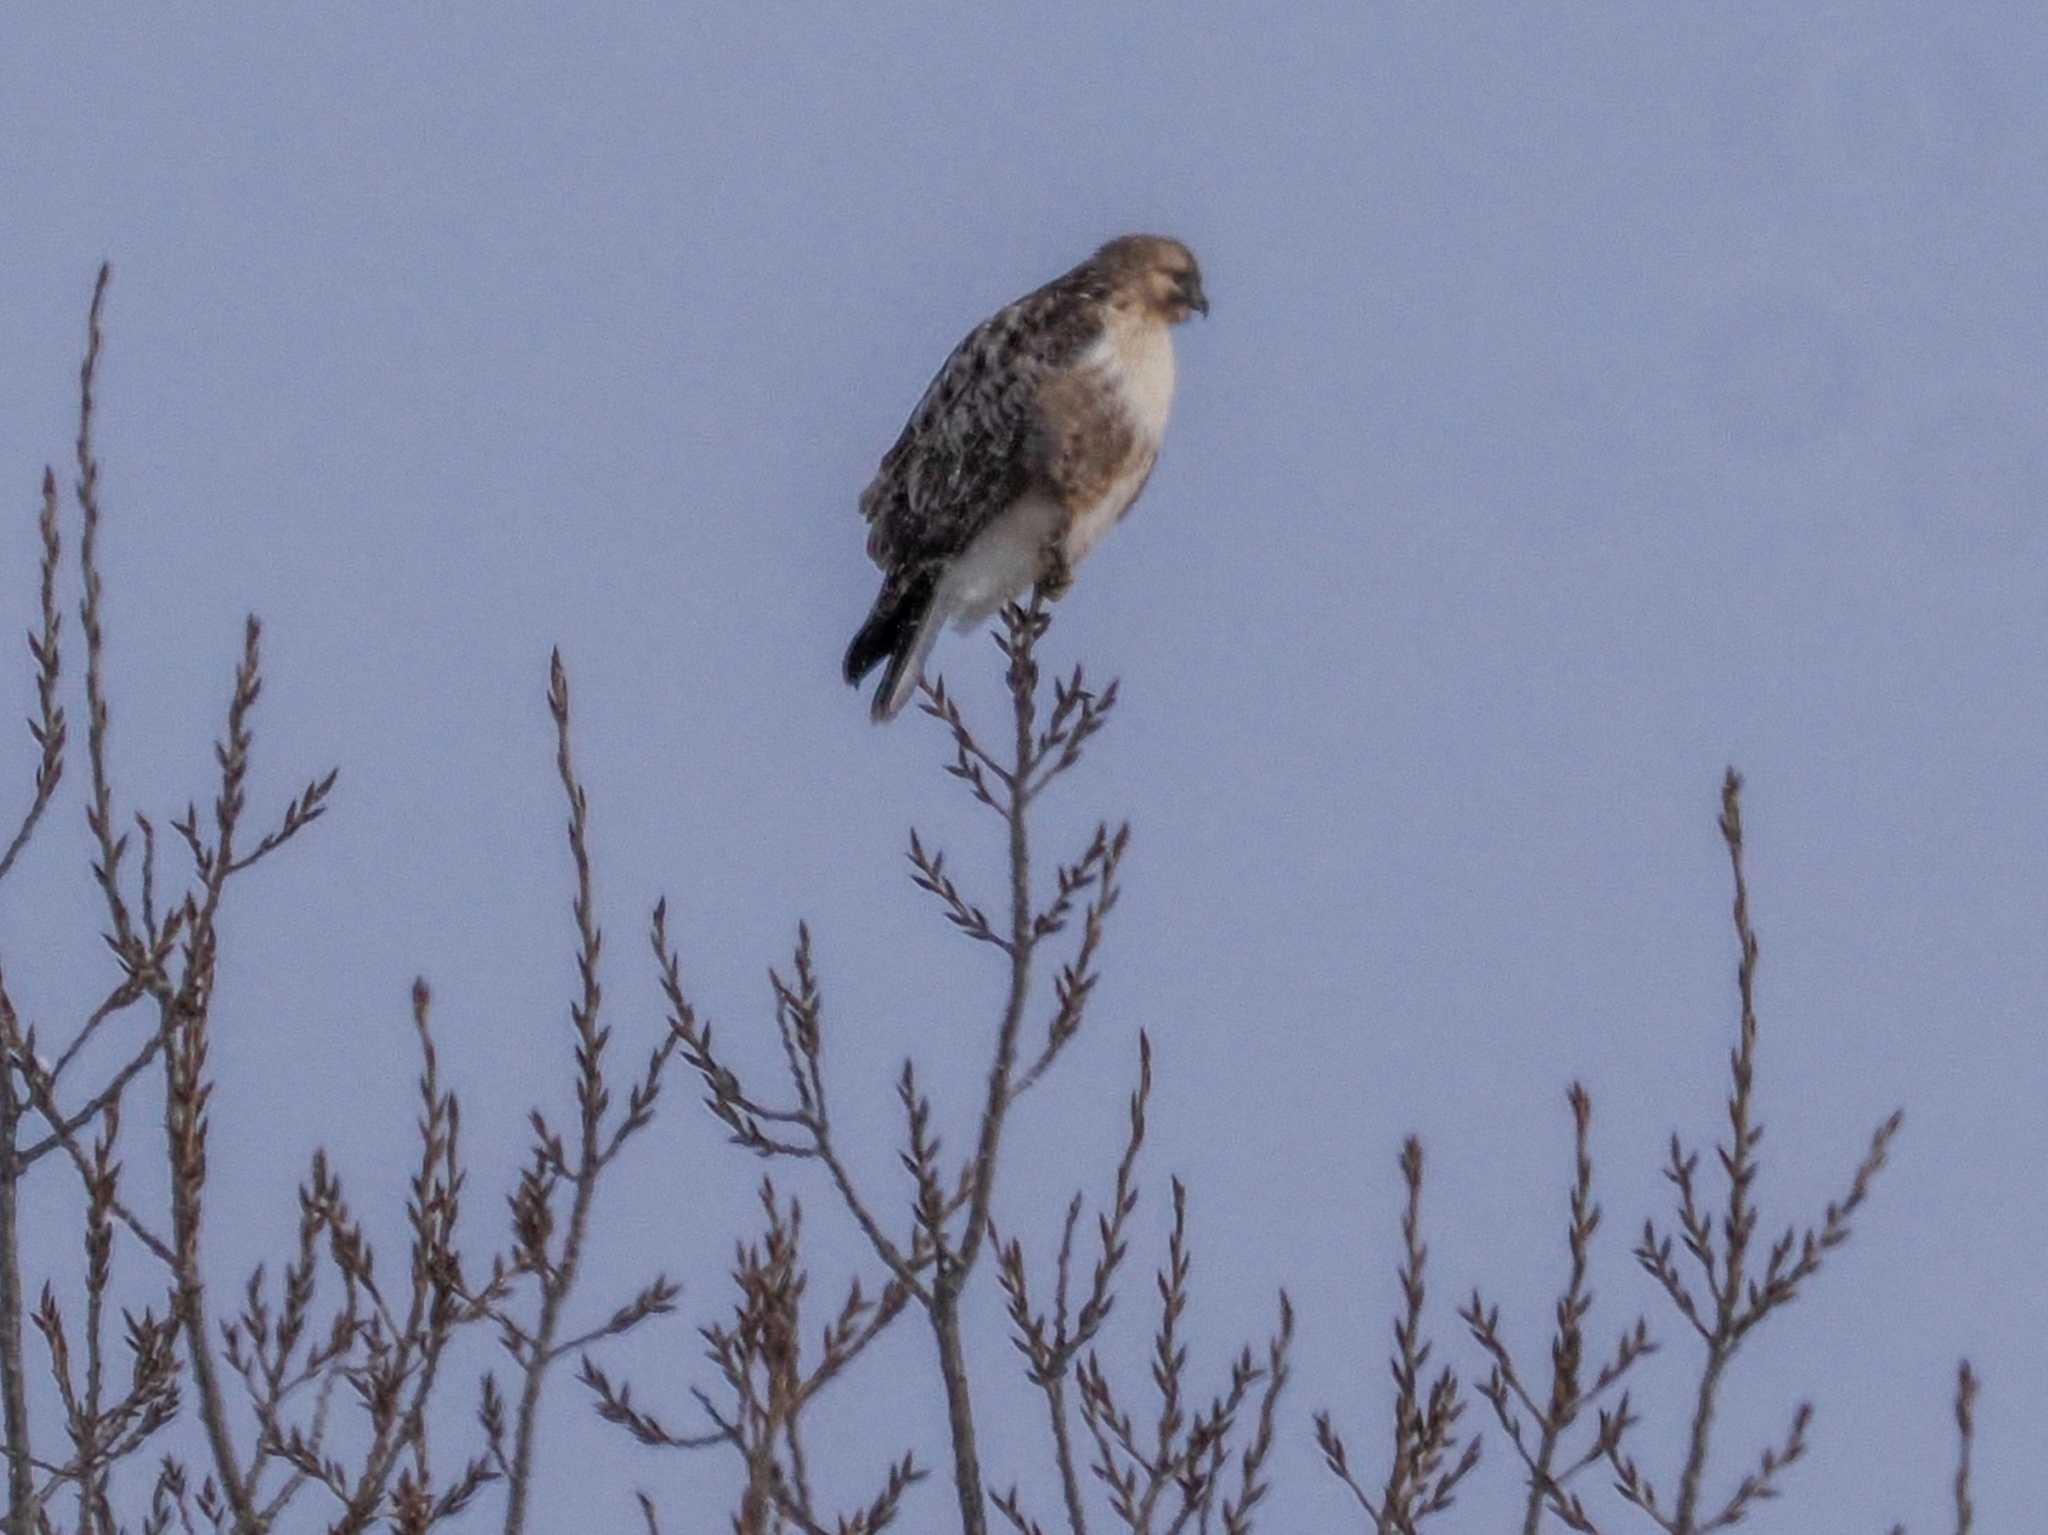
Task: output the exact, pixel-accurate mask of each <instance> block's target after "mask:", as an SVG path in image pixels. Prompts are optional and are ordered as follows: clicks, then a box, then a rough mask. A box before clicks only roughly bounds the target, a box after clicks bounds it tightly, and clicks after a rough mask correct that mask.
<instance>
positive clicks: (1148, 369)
mask: <svg viewBox="0 0 2048 1535" xmlns="http://www.w3.org/2000/svg"><path fill="white" fill-rule="evenodd" d="M1076 372H1077V373H1079V374H1081V375H1082V376H1084V377H1087V378H1088V379H1089V381H1090V382H1091V383H1092V384H1093V385H1094V388H1092V389H1091V390H1089V391H1088V393H1089V394H1090V395H1091V396H1092V404H1093V406H1094V409H1095V410H1097V411H1099V412H1100V413H1101V414H1102V416H1103V417H1105V418H1106V419H1104V420H1103V421H1101V422H1100V423H1099V424H1098V426H1097V430H1095V431H1093V432H1090V433H1088V434H1087V435H1088V436H1089V437H1092V438H1093V439H1094V442H1095V444H1096V445H1097V453H1098V454H1099V456H1098V457H1097V458H1096V461H1095V462H1094V463H1093V464H1090V465H1088V469H1089V470H1090V471H1092V472H1088V473H1085V474H1082V475H1079V476H1077V477H1076V479H1077V480H1078V482H1079V483H1075V484H1074V485H1073V486H1072V489H1073V491H1074V492H1077V493H1076V494H1073V495H1072V496H1071V499H1070V500H1069V502H1068V510H1069V512H1070V514H1071V517H1072V520H1071V521H1070V522H1069V523H1068V525H1067V535H1066V541H1065V543H1066V556H1067V563H1068V565H1069V566H1070V567H1072V566H1077V565H1079V564H1080V563H1081V560H1082V559H1083V557H1084V556H1086V555H1087V553H1088V551H1089V550H1091V549H1093V548H1094V547H1095V545H1096V543H1097V542H1098V541H1100V539H1101V538H1102V535H1103V534H1105V533H1107V532H1108V531H1109V530H1110V529H1111V528H1112V527H1114V526H1115V525H1116V522H1117V520H1118V519H1119V518H1120V517H1122V516H1123V515H1124V513H1125V512H1127V511H1129V510H1130V508H1131V503H1132V502H1134V501H1136V500H1137V499H1138V492H1139V491H1141V490H1143V489H1144V488H1145V481H1146V479H1147V477H1148V476H1150V474H1151V473H1152V466H1153V464H1154V463H1156V462H1157V461H1158V458H1159V444H1160V440H1161V439H1162V438H1163V437H1164V435H1165V433H1166V418H1167V415H1168V413H1169V412H1170V411H1171V410H1172V408H1173V338H1172V334H1171V332H1169V331H1168V330H1167V328H1166V327H1165V326H1164V325H1162V324H1160V323H1158V322H1157V321H1149V320H1143V319H1138V318H1135V317H1127V316H1123V315H1118V316H1116V317H1114V318H1113V319H1112V320H1111V322H1110V324H1109V326H1108V328H1107V329H1105V330H1104V332H1103V334H1102V337H1101V339H1100V340H1098V341H1097V342H1096V343H1095V344H1094V345H1093V346H1091V347H1090V348H1089V349H1088V351H1087V353H1086V354H1085V355H1084V356H1083V357H1082V359H1081V361H1080V364H1079V366H1078V367H1077V369H1076Z"/></svg>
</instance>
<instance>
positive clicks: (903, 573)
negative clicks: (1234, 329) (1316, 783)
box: [846, 235, 1209, 720]
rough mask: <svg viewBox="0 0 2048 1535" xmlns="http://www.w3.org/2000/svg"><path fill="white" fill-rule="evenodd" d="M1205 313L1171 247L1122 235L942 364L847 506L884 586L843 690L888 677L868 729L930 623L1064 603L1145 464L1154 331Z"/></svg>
mask: <svg viewBox="0 0 2048 1535" xmlns="http://www.w3.org/2000/svg"><path fill="white" fill-rule="evenodd" d="M1208 308H1209V305H1208V299H1207V297H1206V295H1204V293H1203V291H1202V278H1201V271H1200V269H1199V268H1198V267H1197V266H1196V264H1195V258H1194V256H1193V255H1192V254H1191V253H1190V252H1189V250H1188V248H1187V247H1186V246H1185V245H1182V244H1181V243H1180V242H1179V241H1178V240H1172V239H1167V238H1165V237H1163V236H1158V235H1126V236H1124V237H1122V238H1121V239H1117V240H1112V241H1110V242H1109V243H1108V244H1107V245H1105V246H1103V247H1102V248H1101V249H1100V250H1098V251H1097V252H1096V253H1095V254H1094V255H1093V256H1091V257H1089V258H1088V259H1087V260H1086V261H1084V262H1082V263H1081V264H1080V265H1079V266H1077V267H1075V268H1074V269H1073V270H1072V271H1070V272H1068V273H1066V274H1065V275H1064V276H1062V277H1058V278H1055V279H1054V280H1053V281H1052V282H1049V283H1047V284H1046V285H1045V286H1044V287H1042V288H1040V289H1038V290H1037V291H1036V292H1033V293H1029V294H1027V295H1025V296H1024V297H1023V298H1021V299H1018V300H1017V301H1016V302H1015V303H1013V304H1009V305H1006V306H1005V307H1004V308H1002V309H1000V310H998V311H996V313H995V314H993V315H991V316H990V317H989V318H988V319H987V320H984V321H983V322H982V323H981V324H980V325H978V326H976V327H975V328H974V330H972V331H971V332H969V333H968V335H967V337H966V339H965V340H963V341H962V342H961V343H960V344H959V345H958V346H957V347H955V348H954V349H953V353H952V355H951V356H950V357H948V358H947V359H946V363H945V366H943V367H942V368H940V369H939V372H938V375H937V376H936V377H935V378H933V380H932V382H931V384H930V386H929V387H928V388H927V389H926V390H925V392H924V397H923V398H922V399H921V400H919V401H918V404H917V408H916V409H915V410H914V411H912V412H911V416H910V420H909V422H908V424H907V425H905V427H904V428H903V433H902V435H901V436H900V437H898V438H897V440H896V444H895V446H894V447H892V448H891V449H890V450H889V451H888V453H886V454H885V455H883V458H882V462H881V466H880V467H879V468H878V469H877V470H876V472H875V477H874V480H873V481H872V482H871V483H870V484H869V486H868V488H867V489H866V490H865V491H863V492H862V493H861V498H860V508H861V514H862V516H863V517H865V518H866V519H867V522H868V554H869V556H870V557H871V558H873V559H874V561H875V563H876V564H878V565H880V566H881V567H882V572H883V577H882V589H881V592H880V594H879V595H878V596H877V597H876V599H875V605H874V609H873V611H872V612H871V613H870V614H869V616H868V619H867V622H866V623H865V624H863V625H862V627H861V630H860V632H859V633H858V634H856V635H855V636H854V639H853V643H852V644H851V645H850V646H849V647H848V649H847V653H846V678H847V680H848V681H849V682H852V683H856V684H857V683H858V682H859V681H860V679H861V678H862V677H863V676H865V675H866V674H867V672H868V671H869V670H870V669H871V668H872V667H874V666H875V665H876V664H877V663H879V662H880V661H882V660H884V659H885V658H886V659H887V660H888V662H889V668H888V670H887V672H886V673H885V675H884V677H883V680H882V684H881V687H880V688H879V689H878V690H877V692H876V694H875V703H874V714H875V718H877V719H878V720H879V719H889V718H892V717H893V716H894V715H895V714H896V712H897V711H898V710H899V709H901V708H902V706H903V704H904V702H905V701H906V700H907V699H908V698H909V696H910V694H911V692H912V691H914V689H915V687H916V684H917V677H918V673H919V671H920V670H921V668H922V665H923V661H924V657H925V655H926V653H927V652H928V651H929V650H930V647H931V644H932V641H933V640H934V639H935V638H936V636H937V633H938V630H939V628H940V627H942V626H943V625H944V624H945V623H947V622H949V621H950V622H953V623H955V624H958V625H960V626H962V627H966V626H970V625H972V624H975V623H978V622H980V621H981V620H982V619H984V618H986V617H987V616H988V615H989V614H990V613H992V612H994V611H995V610H996V608H998V607H1000V606H1001V604H1002V603H1004V602H1006V601H1008V600H1010V599H1011V598H1012V597H1015V596H1017V595H1018V594H1019V593H1021V592H1022V591H1024V590H1025V589H1026V588H1028V587H1030V586H1031V585H1033V584H1039V585H1042V586H1044V587H1045V588H1046V589H1047V591H1048V592H1049V593H1050V594H1051V595H1054V596H1058V595H1060V594H1061V593H1063V592H1064V591H1065V590H1066V588H1067V586H1068V584H1069V583H1070V582H1071V580H1072V578H1073V569H1074V566H1076V565H1077V564H1079V562H1080V560H1081V559H1082V557H1083V556H1085V555H1086V554H1087V552H1088V550H1089V549H1090V548H1092V547H1093V545H1094V543H1095V542H1096V540H1097V539H1099V538H1100V537H1101V535H1102V533H1103V532H1104V531H1106V530H1107V528H1108V527H1109V526H1110V525H1111V524H1113V523H1114V522H1115V521H1116V520H1117V519H1118V518H1119V517H1121V516H1122V515H1123V514H1124V512H1126V511H1127V510H1129V508H1130V505H1131V503H1132V502H1133V501H1134V500H1135V499H1136V498H1137V495H1138V492H1139V491H1140V490H1142V489H1143V488H1144V484H1145V479H1146V477H1147V476H1148V475H1149V474H1150V473H1151V470H1152V465H1153V463H1154V462H1155V461H1156V459H1157V457H1158V452H1159V438H1160V433H1161V432H1162V431H1163V430H1164V428H1165V425H1166V415H1167V411H1168V408H1169V406H1170V404H1171V401H1172V396H1173V349H1172V342H1171V340H1170V338H1169V334H1168V327H1169V326H1172V325H1175V324H1178V323H1179V322H1180V321H1182V320H1184V319H1186V318H1187V317H1188V315H1189V314H1190V313H1191V312H1195V311H1200V312H1201V313H1204V314H1206V313H1208Z"/></svg>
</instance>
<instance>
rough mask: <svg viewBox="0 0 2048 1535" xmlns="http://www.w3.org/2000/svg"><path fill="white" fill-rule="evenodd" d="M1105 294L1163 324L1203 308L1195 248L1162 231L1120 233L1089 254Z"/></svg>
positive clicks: (1206, 303)
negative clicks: (1104, 277)
mask: <svg viewBox="0 0 2048 1535" xmlns="http://www.w3.org/2000/svg"><path fill="white" fill-rule="evenodd" d="M1095 259H1096V261H1097V262H1099V263H1100V264H1101V266H1102V268H1103V270H1104V271H1105V272H1107V273H1108V275H1109V279H1110V287H1111V293H1112V294H1113V295H1114V296H1115V297H1116V298H1119V299H1123V300H1125V301H1126V302H1131V303H1135V304H1136V305H1137V306H1138V307H1139V308H1141V309H1143V310H1144V311H1145V312H1147V313H1148V314H1152V315H1155V316H1157V317H1158V318H1159V319H1162V320H1164V321H1165V322H1166V323H1167V324H1169V325H1178V324H1180V322H1181V321H1183V320H1185V319H1186V318H1187V317H1188V316H1189V315H1191V314H1197V313H1199V314H1205V315H1206V314H1207V313H1208V312H1209V295H1208V294H1206V293H1204V292H1203V291H1202V269H1201V267H1200V266H1199V265H1198V264H1197V263H1196V261H1195V253H1194V252H1193V251H1191V250H1189V249H1188V248H1187V247H1186V246H1185V245H1183V244H1181V243H1180V241H1178V240H1175V239H1173V238H1171V237H1169V236H1167V235H1124V236H1122V237H1121V238H1119V239H1115V240H1111V241H1110V242H1109V244H1107V245H1105V246H1103V247H1102V249H1101V250H1099V251H1097V252H1096V254H1095Z"/></svg>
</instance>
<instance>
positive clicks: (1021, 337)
mask: <svg viewBox="0 0 2048 1535" xmlns="http://www.w3.org/2000/svg"><path fill="white" fill-rule="evenodd" d="M1102 296H1103V295H1102V288H1101V283H1100V279H1099V277H1097V275H1096V274H1095V273H1094V272H1093V270H1092V268H1091V267H1090V266H1088V265H1087V264H1086V263H1084V264H1083V265H1082V266H1080V267H1077V268H1075V269H1074V270H1073V271H1072V272H1069V273H1068V274H1067V275H1066V276H1064V277H1061V278H1059V279H1057V280H1055V281H1053V282H1050V283H1048V284H1046V285H1045V286H1044V287H1043V288H1040V289H1039V290H1038V291H1037V292H1035V293H1031V294H1028V295H1027V296H1025V297H1024V298H1021V299H1019V300H1017V302H1016V303H1014V304H1010V305H1008V306H1006V307H1004V308H1002V309H999V310H997V311H996V312H995V313H994V314H993V315H991V316H989V318H988V319H986V320H984V321H982V323H981V324H980V325H978V326H976V327H975V328H974V329H973V330H972V331H970V332H969V333H968V335H967V338H966V339H965V340H964V341H962V342H961V343H960V344H959V345H958V346H956V347H955V348H953V354H952V356H950V357H948V358H947V359H946V362H945V365H944V366H943V367H941V368H940V369H939V371H938V374H937V376H936V377H934V378H933V379H932V381H931V384H930V386H929V387H928V388H926V390H925V392H924V398H922V399H921V400H919V401H918V402H917V409H916V410H914V411H912V412H911V414H910V420H909V422H908V424H906V425H905V426H904V428H903V435H902V436H900V437H898V438H897V439H896V445H895V446H894V447H893V448H891V449H890V450H889V451H888V452H887V453H886V454H884V455H883V457H882V463H881V467H880V468H878V469H877V470H876V471H875V477H874V480H873V481H872V482H871V483H870V484H869V485H868V488H867V489H866V490H864V491H862V492H861V497H860V509H861V515H862V516H864V517H865V518H866V519H867V520H868V524H869V528H868V554H869V555H870V556H871V557H872V558H873V559H874V561H875V563H876V564H878V565H880V566H881V567H882V568H883V569H884V570H885V571H890V572H892V573H901V574H904V575H908V574H909V573H910V572H911V571H913V570H915V569H916V568H918V567H921V566H926V565H929V564H931V563H932V562H934V561H937V560H943V559H945V558H947V557H949V556H951V555H955V554H958V553H959V552H960V551H961V550H963V549H965V548H966V547H967V546H968V544H970V543H971V542H973V540H974V536H975V535H976V534H977V533H979V532H980V531H981V530H982V529H983V528H984V527H986V526H987V525H988V524H989V523H990V522H991V521H993V520H994V519H995V518H996V517H997V516H999V515H1000V514H1001V513H1002V512H1004V511H1005V510H1007V509H1008V508H1009V507H1010V506H1011V504H1012V503H1014V502H1015V501H1016V500H1017V498H1018V497H1019V496H1021V495H1023V494H1024V492H1025V491H1026V490H1028V489H1029V488H1030V487H1031V485H1032V483H1033V482H1034V481H1035V480H1037V479H1039V478H1041V477H1042V476H1043V473H1044V467H1043V465H1044V450H1045V446H1046V445H1045V444H1043V443H1042V442H1041V441H1040V440H1039V433H1038V430H1037V423H1038V392H1039V390H1040V388H1041V387H1042V386H1043V385H1044V383H1045V381H1046V380H1047V379H1048V378H1050V377H1052V376H1053V375H1055V374H1057V373H1058V372H1059V371H1060V370H1062V369H1063V368H1065V367H1067V366H1069V365H1070V364H1071V363H1072V362H1073V360H1074V359H1075V358H1076V357H1078V356H1079V355H1080V354H1081V352H1083V351H1084V350H1086V348H1087V346H1088V344H1089V343H1090V342H1091V341H1093V340H1094V339H1095V338H1096V337H1097V336H1098V335H1100V334H1101V331H1102V319H1101V306H1100V300H1101V298H1102Z"/></svg>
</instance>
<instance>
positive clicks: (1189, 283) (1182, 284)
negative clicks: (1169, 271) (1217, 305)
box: [1176, 272, 1209, 319]
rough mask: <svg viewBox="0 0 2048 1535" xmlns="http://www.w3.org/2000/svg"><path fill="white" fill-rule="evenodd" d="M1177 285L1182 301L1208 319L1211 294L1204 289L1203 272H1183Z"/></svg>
mask: <svg viewBox="0 0 2048 1535" xmlns="http://www.w3.org/2000/svg"><path fill="white" fill-rule="evenodd" d="M1176 286H1177V291H1178V296H1179V298H1180V301H1181V302H1182V303H1183V304H1185V305H1187V307H1188V308H1189V309H1192V310H1193V311H1195V313H1197V314H1199V315H1201V316H1202V318H1203V319H1207V318H1208V317H1209V295H1208V294H1206V293H1204V292H1203V291H1202V278H1201V274H1200V273H1198V272H1187V273H1183V274H1182V276H1181V278H1180V280H1179V282H1178V284H1177V285H1176Z"/></svg>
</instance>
